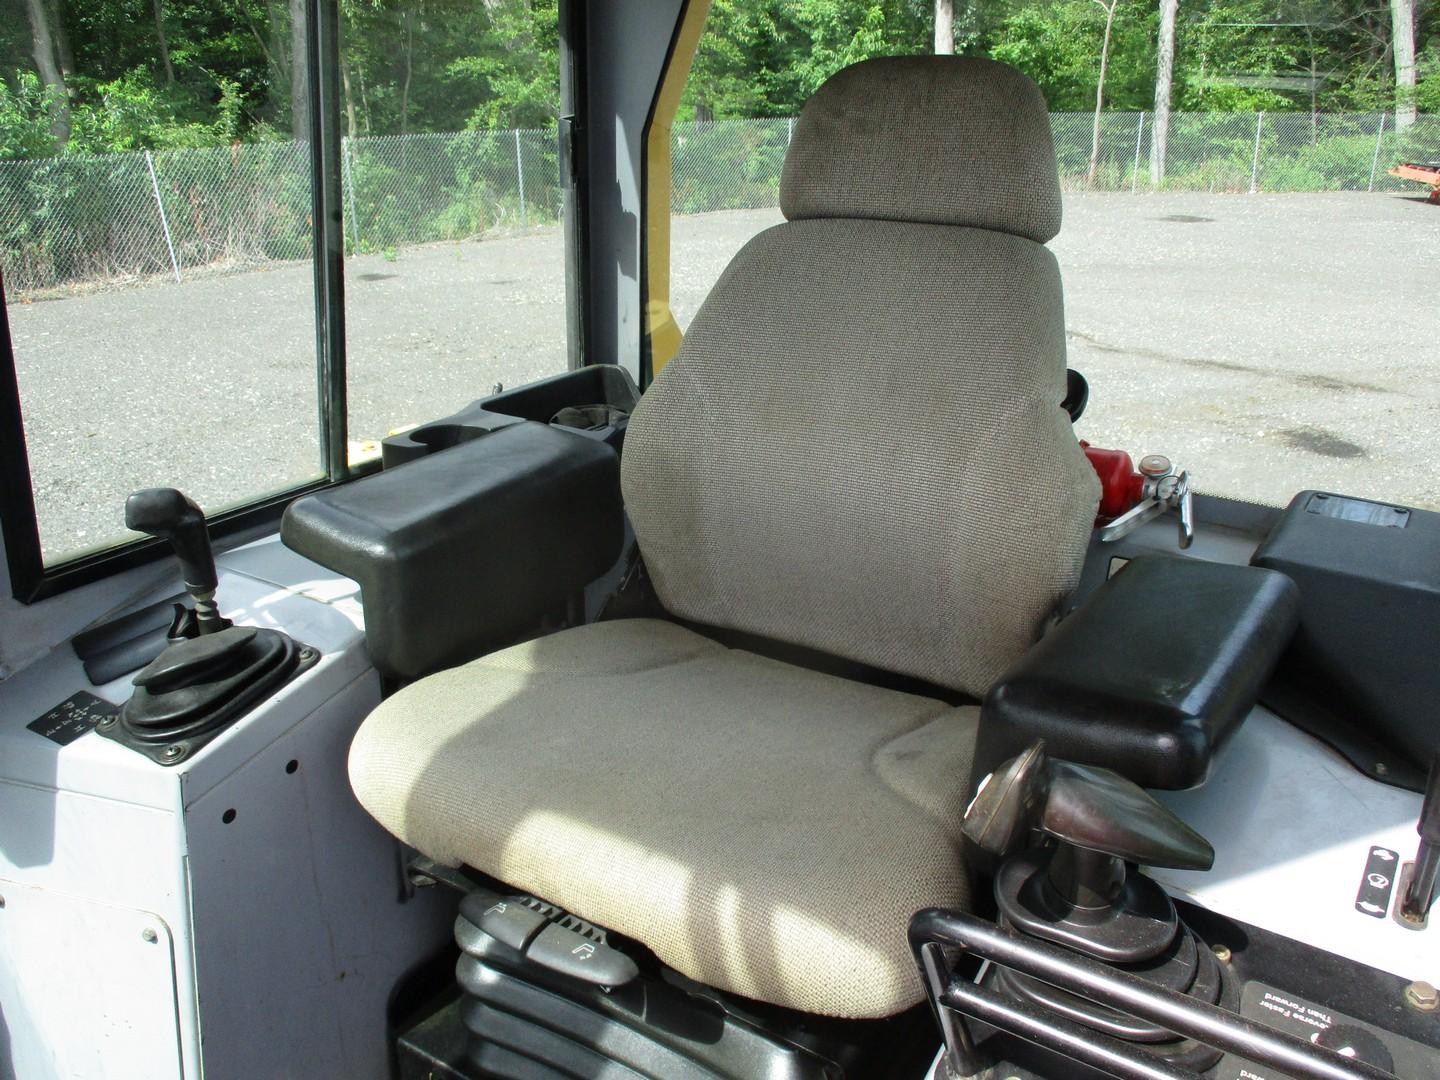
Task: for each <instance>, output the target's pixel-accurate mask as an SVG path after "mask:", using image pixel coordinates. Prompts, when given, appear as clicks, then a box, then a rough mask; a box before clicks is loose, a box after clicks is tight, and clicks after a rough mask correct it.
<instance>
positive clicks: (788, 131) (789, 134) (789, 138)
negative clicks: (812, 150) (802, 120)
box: [785, 116, 795, 146]
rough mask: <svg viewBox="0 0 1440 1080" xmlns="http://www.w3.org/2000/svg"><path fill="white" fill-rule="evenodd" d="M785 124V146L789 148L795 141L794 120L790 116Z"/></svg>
mask: <svg viewBox="0 0 1440 1080" xmlns="http://www.w3.org/2000/svg"><path fill="white" fill-rule="evenodd" d="M785 123H786V125H787V126H786V128H785V145H786V146H789V145H790V144H791V143H792V142H794V141H795V118H794V117H793V116H792V117H790V119H789V120H787V121H785Z"/></svg>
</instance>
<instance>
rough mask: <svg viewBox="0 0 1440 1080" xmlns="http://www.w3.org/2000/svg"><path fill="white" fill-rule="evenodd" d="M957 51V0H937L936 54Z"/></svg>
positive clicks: (947, 53)
mask: <svg viewBox="0 0 1440 1080" xmlns="http://www.w3.org/2000/svg"><path fill="white" fill-rule="evenodd" d="M954 51H955V0H935V55H936V56H949V55H950V54H951V53H953V52H954Z"/></svg>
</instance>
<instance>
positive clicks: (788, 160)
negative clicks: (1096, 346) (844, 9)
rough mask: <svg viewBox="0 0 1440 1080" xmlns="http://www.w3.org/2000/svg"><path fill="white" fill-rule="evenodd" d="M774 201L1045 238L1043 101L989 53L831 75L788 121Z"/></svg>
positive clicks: (801, 209) (1048, 173)
mask: <svg viewBox="0 0 1440 1080" xmlns="http://www.w3.org/2000/svg"><path fill="white" fill-rule="evenodd" d="M780 209H781V210H783V211H784V213H785V216H786V217H787V218H789V219H790V220H792V221H796V220H799V219H802V218H817V217H838V218H880V219H884V220H888V221H920V222H929V223H931V224H935V225H972V226H976V227H978V228H982V229H996V230H999V231H1001V232H1009V233H1014V234H1015V235H1017V236H1024V237H1028V238H1029V239H1031V240H1035V241H1037V242H1039V243H1042V244H1043V243H1045V242H1046V241H1047V240H1050V239H1051V238H1052V237H1054V236H1055V234H1056V233H1058V232H1059V231H1060V181H1059V177H1058V175H1057V173H1056V169H1055V150H1054V146H1053V145H1052V142H1051V138H1050V116H1049V112H1048V110H1047V108H1046V105H1045V99H1044V97H1043V96H1042V95H1041V93H1040V91H1039V89H1038V88H1037V87H1036V86H1035V84H1034V83H1033V82H1031V81H1030V80H1029V79H1028V78H1026V77H1025V76H1024V75H1022V74H1021V73H1020V72H1018V71H1016V70H1015V69H1014V68H1011V67H1007V66H1006V65H1004V64H997V63H995V62H994V61H993V60H982V59H978V58H973V57H956V56H896V57H886V58H883V59H877V60H867V61H865V62H864V63H860V64H856V65H854V66H853V67H849V68H846V69H845V70H844V71H841V72H840V73H839V74H837V75H835V76H834V77H833V78H831V79H830V80H829V81H828V82H827V83H826V84H825V85H824V86H822V87H821V88H820V89H819V91H818V92H817V93H816V94H815V96H814V97H812V98H811V99H810V100H809V101H808V102H807V103H806V105H805V108H804V110H803V111H802V112H801V113H800V119H799V121H798V122H797V123H796V124H795V133H794V138H793V140H792V141H791V143H790V149H789V151H788V152H787V153H786V155H785V170H784V173H783V174H782V176H781V180H780Z"/></svg>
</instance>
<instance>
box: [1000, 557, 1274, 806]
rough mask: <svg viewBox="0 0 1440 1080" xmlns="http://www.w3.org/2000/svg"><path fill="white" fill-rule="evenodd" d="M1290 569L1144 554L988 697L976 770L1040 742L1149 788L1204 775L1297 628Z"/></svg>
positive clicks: (1188, 783)
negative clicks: (1281, 571)
mask: <svg viewBox="0 0 1440 1080" xmlns="http://www.w3.org/2000/svg"><path fill="white" fill-rule="evenodd" d="M1296 609H1297V596H1296V589H1295V585H1294V583H1293V582H1291V581H1290V580H1289V579H1288V578H1286V577H1285V576H1284V575H1283V574H1278V573H1276V572H1274V571H1271V570H1262V569H1259V568H1256V567H1249V566H1232V565H1229V564H1224V563H1211V562H1203V561H1200V560H1198V559H1182V558H1172V557H1167V556H1144V557H1141V558H1138V559H1135V560H1134V561H1133V562H1131V563H1130V564H1129V565H1128V566H1126V567H1125V568H1124V569H1122V570H1121V571H1120V572H1119V573H1118V574H1116V576H1115V577H1113V578H1111V579H1110V580H1109V581H1107V582H1106V583H1105V584H1104V585H1102V586H1101V587H1100V588H1099V589H1097V590H1096V591H1095V594H1094V595H1093V596H1092V597H1091V598H1090V599H1089V600H1088V601H1086V603H1085V604H1084V606H1083V607H1081V608H1079V609H1078V610H1077V611H1076V612H1075V613H1074V614H1073V615H1071V616H1070V617H1069V618H1067V619H1065V620H1064V621H1063V622H1062V623H1061V624H1060V625H1059V626H1058V627H1056V628H1055V630H1053V631H1052V632H1051V633H1050V634H1048V635H1047V636H1046V637H1045V638H1043V639H1042V640H1041V641H1040V642H1039V643H1038V644H1037V645H1036V646H1035V647H1034V648H1032V649H1031V650H1030V651H1029V652H1028V653H1026V654H1025V656H1024V657H1022V658H1021V660H1020V662H1019V663H1018V664H1017V665H1016V666H1015V667H1014V668H1012V669H1011V670H1010V671H1009V672H1007V673H1006V674H1005V675H1004V676H1002V677H1001V679H1000V681H999V682H998V683H996V684H995V685H994V686H993V687H992V688H991V690H990V693H989V694H988V695H987V696H986V698H985V702H984V705H983V708H982V711H981V721H980V734H979V741H978V744H977V747H976V754H975V760H976V770H977V771H976V774H977V776H978V775H983V773H985V772H988V771H990V770H991V769H993V768H994V767H995V766H996V765H998V764H999V763H1000V762H1001V761H1003V760H1004V759H1006V758H1009V757H1011V756H1013V755H1015V754H1017V753H1019V752H1020V751H1021V750H1023V749H1024V748H1025V747H1027V746H1029V745H1030V744H1031V743H1033V742H1034V741H1035V740H1036V739H1043V740H1044V741H1045V744H1046V747H1047V749H1048V750H1049V751H1050V752H1051V754H1052V755H1053V756H1054V757H1057V758H1064V759H1067V760H1069V761H1075V762H1080V763H1083V764H1090V765H1103V766H1105V767H1107V768H1110V769H1114V770H1115V771H1116V772H1118V773H1120V774H1121V775H1122V776H1125V777H1127V778H1129V779H1131V780H1133V781H1135V782H1136V783H1137V784H1140V785H1141V786H1142V787H1148V788H1164V789H1182V788H1190V787H1195V786H1197V785H1199V784H1201V783H1204V781H1205V778H1206V777H1207V775H1208V774H1209V771H1210V763H1211V760H1212V758H1213V757H1214V755H1215V753H1216V751H1217V750H1218V749H1219V748H1220V747H1221V746H1222V745H1223V744H1224V743H1225V741H1226V739H1228V738H1229V737H1230V735H1231V734H1232V733H1233V732H1234V731H1235V729H1236V728H1237V727H1238V726H1239V724H1240V722H1241V721H1242V720H1243V719H1244V718H1245V716H1246V714H1247V713H1248V712H1249V711H1250V708H1251V707H1252V706H1253V705H1254V704H1255V700H1256V697H1257V695H1258V694H1259V691H1260V688H1261V686H1263V685H1264V683H1265V680H1266V679H1268V678H1269V677H1270V673H1271V671H1272V670H1273V669H1274V667H1275V664H1276V662H1277V661H1278V660H1279V658H1280V655H1281V653H1282V651H1283V650H1284V648H1285V646H1286V644H1287V643H1288V641H1289V640H1290V636H1291V634H1292V633H1293V632H1294V629H1295V621H1296Z"/></svg>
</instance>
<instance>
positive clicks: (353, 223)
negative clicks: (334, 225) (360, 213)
mask: <svg viewBox="0 0 1440 1080" xmlns="http://www.w3.org/2000/svg"><path fill="white" fill-rule="evenodd" d="M340 144H341V149H342V153H341V156H340V163H341V165H342V166H343V168H344V170H345V191H346V199H345V201H346V202H347V203H348V204H349V206H350V243H351V244H352V245H354V248H355V251H354V254H356V255H359V254H360V219H359V218H358V217H356V216H355V165H354V163H353V162H352V161H351V160H350V155H351V154H352V153H353V152H354V151H353V150H352V149H351V146H350V136H348V135H346V136H345V137H344V138H343V139H341V140H340Z"/></svg>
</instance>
